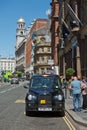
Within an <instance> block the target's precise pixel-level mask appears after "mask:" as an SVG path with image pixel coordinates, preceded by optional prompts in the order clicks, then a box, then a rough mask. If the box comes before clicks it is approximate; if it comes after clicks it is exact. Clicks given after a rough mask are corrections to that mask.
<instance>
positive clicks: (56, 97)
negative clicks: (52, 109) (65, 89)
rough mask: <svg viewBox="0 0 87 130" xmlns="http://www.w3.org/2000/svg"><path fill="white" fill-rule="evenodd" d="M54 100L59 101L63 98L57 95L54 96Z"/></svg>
mask: <svg viewBox="0 0 87 130" xmlns="http://www.w3.org/2000/svg"><path fill="white" fill-rule="evenodd" d="M55 99H57V100H59V101H61V100H62V99H63V96H62V95H60V94H59V95H56V96H55Z"/></svg>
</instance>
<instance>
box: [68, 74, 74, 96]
mask: <svg viewBox="0 0 87 130" xmlns="http://www.w3.org/2000/svg"><path fill="white" fill-rule="evenodd" d="M73 80H74V76H71V79H70V80H69V82H68V88H69V87H70V84H71V82H72V81H73ZM69 98H72V89H69Z"/></svg>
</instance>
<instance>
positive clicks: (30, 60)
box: [25, 19, 47, 74]
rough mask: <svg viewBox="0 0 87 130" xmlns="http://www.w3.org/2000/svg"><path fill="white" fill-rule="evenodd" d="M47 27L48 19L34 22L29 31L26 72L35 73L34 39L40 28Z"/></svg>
mask: <svg viewBox="0 0 87 130" xmlns="http://www.w3.org/2000/svg"><path fill="white" fill-rule="evenodd" d="M46 26H47V19H36V20H35V21H33V23H32V24H31V26H30V29H29V35H28V40H27V42H26V56H25V57H26V58H25V59H26V67H25V68H26V70H25V72H26V73H27V72H29V73H30V74H31V73H33V71H34V63H33V62H34V61H33V60H34V59H33V57H34V56H33V55H34V53H33V45H34V43H33V40H32V39H33V37H34V36H35V35H36V33H35V32H36V31H37V30H39V29H40V28H43V27H46Z"/></svg>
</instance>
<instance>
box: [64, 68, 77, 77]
mask: <svg viewBox="0 0 87 130" xmlns="http://www.w3.org/2000/svg"><path fill="white" fill-rule="evenodd" d="M74 73H75V70H74V69H73V68H68V69H67V70H66V76H69V77H70V76H72V75H73V74H74Z"/></svg>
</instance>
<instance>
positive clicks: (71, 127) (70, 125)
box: [63, 116, 76, 130]
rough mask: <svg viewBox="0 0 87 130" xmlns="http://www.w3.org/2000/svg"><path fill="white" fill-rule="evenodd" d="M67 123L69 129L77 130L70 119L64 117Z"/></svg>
mask: <svg viewBox="0 0 87 130" xmlns="http://www.w3.org/2000/svg"><path fill="white" fill-rule="evenodd" d="M63 119H64V121H65V123H66V124H67V126H68V127H69V129H70V130H76V129H75V127H74V126H73V125H72V123H71V122H70V121H69V119H68V118H67V117H66V116H65V117H63Z"/></svg>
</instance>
